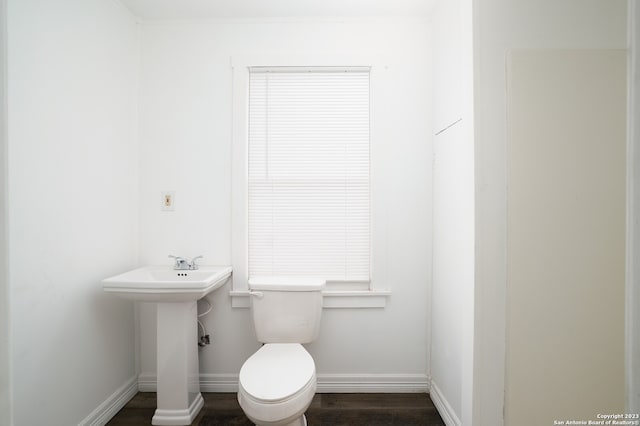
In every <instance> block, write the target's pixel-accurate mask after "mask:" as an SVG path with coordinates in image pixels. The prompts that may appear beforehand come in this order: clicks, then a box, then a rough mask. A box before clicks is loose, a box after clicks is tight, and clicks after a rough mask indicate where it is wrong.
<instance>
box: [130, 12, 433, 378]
mask: <svg viewBox="0 0 640 426" xmlns="http://www.w3.org/2000/svg"><path fill="white" fill-rule="evenodd" d="M428 43H429V39H428V31H427V27H426V25H425V23H424V22H423V21H417V20H410V19H406V20H381V19H378V20H356V19H353V20H346V21H342V20H335V19H333V20H327V19H315V20H312V19H287V20H236V21H233V20H222V21H202V22H177V23H147V24H144V25H143V29H142V63H141V78H140V82H141V99H140V111H141V116H140V143H141V176H140V177H141V187H140V191H141V192H140V202H141V205H140V224H141V225H140V260H141V263H145V264H146V263H160V264H168V262H169V260H168V259H167V255H168V254H170V253H171V254H177V255H184V256H194V255H197V254H203V255H204V256H205V259H204V261H203V263H209V264H216V263H218V264H230V262H231V251H230V250H231V241H232V235H231V214H232V212H231V199H230V197H231V194H230V191H231V164H230V158H231V142H232V135H231V130H232V126H231V121H232V116H231V111H232V110H231V107H232V91H231V90H232V70H231V62H230V61H231V57H232V56H236V55H243V54H252V53H253V54H255V53H278V54H287V53H298V54H300V53H307V54H308V53H322V52H326V53H336V52H338V53H343V54H347V55H349V54H360V53H373V54H378V53H382V58H385V59H383V60H386V58H388V69H387V70H386V76H385V77H384V81H382V82H381V84H380V91H379V92H378V93H373V94H372V102H373V103H374V104H375V105H376V107H377V108H382V109H383V114H382V115H383V116H384V117H385V119H384V120H383V121H381V122H376V123H373V124H372V125H373V126H374V132H373V135H374V136H373V137H374V140H373V141H372V144H373V145H372V162H373V182H374V183H373V185H374V189H373V191H374V200H373V203H374V206H375V207H374V212H373V215H374V225H373V226H374V233H377V235H378V236H379V241H380V243H379V244H377V245H376V246H374V248H373V250H374V260H373V262H377V263H378V264H380V263H384V264H385V268H386V275H385V276H382V277H381V276H376V277H374V279H376V280H377V284H376V288H390V289H391V291H392V292H393V293H392V295H391V297H390V298H389V300H388V302H387V306H386V307H385V308H384V309H361V310H355V309H353V310H352V309H331V310H329V309H325V312H324V317H323V323H322V331H321V335H320V338H319V340H318V341H317V342H314V343H313V344H311V345H309V349H310V351H311V352H312V354H313V356H314V359H315V361H316V365H317V368H318V372H319V381H320V385H321V389H327V387H324V388H322V386H325V385H327V384H328V383H333V385H332V386H334V385H335V386H338V387H339V386H340V384H341V383H343V384H344V383H346V384H347V385H349V384H355V385H356V386H357V385H360V384H361V383H364V384H365V386H366V383H367V382H369V384H372V385H373V386H376V385H379V384H380V383H382V386H385V389H394V386H396V385H397V386H398V387H397V389H400V390H403V389H404V390H407V389H416V388H417V389H425V388H426V386H427V376H426V374H427V365H428V362H429V361H428V347H429V345H428V340H427V334H428V329H429V324H428V322H429V304H428V294H429V291H430V277H431V265H430V262H429V259H431V252H430V238H431V220H430V216H431V195H430V194H431V168H430V162H431V161H430V159H431V143H430V136H429V135H430V134H431V125H430V121H429V120H425V117H430V105H431V101H430V99H431V96H430V89H429V88H430V77H429V70H428V57H429V44H428ZM376 135H377V136H376ZM163 190H174V191H176V196H175V200H176V207H175V211H174V212H170V213H168V212H161V211H160V207H159V203H160V201H159V200H160V193H161V191H163ZM374 241H375V240H374ZM229 289H230V287H229V286H227V287H226V288H223V289H221V290H219V291H217V292H216V293H215V294H214V295H213V296H212V297H211V299H212V301H213V304H214V310H213V312H212V313H211V314H210V315H209V316H207V317H206V318H204V321H205V324H206V326H207V328H208V330H209V331H210V332H211V334H212V340H213V343H212V345H211V346H209V347H207V348H205V349H203V350H201V352H200V363H201V373H202V375H203V376H202V380H203V383H204V384H205V389H209V390H216V389H227V390H233V388H234V383H235V381H236V380H237V374H238V372H239V369H240V367H241V365H242V363H243V362H244V361H245V360H246V358H247V357H248V356H249V355H250V354H251V353H252V352H253V351H254V350H255V349H256V348H257V344H256V342H255V336H254V334H253V330H252V326H251V323H250V317H249V314H250V313H249V311H248V310H247V309H232V308H231V307H230V298H229V295H228V290H229ZM154 327H155V317H154V308H153V305H141V306H140V332H141V371H142V376H141V378H142V379H143V381H144V380H145V378H149V379H150V380H153V375H154V374H155V337H154V334H155V331H154ZM224 383H227V384H229V386H228V387H224V386H223V384H224ZM336 383H337V384H336ZM412 383H413V385H412ZM403 386H409V387H407V388H403ZM411 386H413V387H411ZM341 389H344V387H342V388H341Z"/></svg>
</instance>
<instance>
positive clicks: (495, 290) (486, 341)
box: [473, 0, 626, 425]
mask: <svg viewBox="0 0 640 426" xmlns="http://www.w3.org/2000/svg"><path fill="white" fill-rule="evenodd" d="M625 17H626V2H624V1H622V0H616V1H611V0H563V1H560V2H558V1H543V2H531V1H527V0H516V1H514V0H476V1H475V2H474V20H473V26H474V96H475V107H474V108H475V117H474V119H475V130H474V134H475V150H476V151H475V165H476V176H475V178H476V288H475V294H476V296H475V297H476V306H475V328H476V332H475V338H474V342H475V343H474V344H475V350H474V352H475V354H474V358H475V361H474V362H475V369H474V379H473V380H474V424H477V425H500V424H502V423H503V420H502V412H503V391H504V366H505V359H504V353H505V318H506V316H505V312H506V306H505V295H506V270H507V252H506V186H507V184H508V183H507V182H506V179H505V176H506V168H505V167H506V158H505V149H506V121H505V120H506V118H505V117H506V98H505V87H506V77H505V56H506V52H507V51H508V50H509V49H513V48H625V46H626V19H625Z"/></svg>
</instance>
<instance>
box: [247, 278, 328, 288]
mask: <svg viewBox="0 0 640 426" xmlns="http://www.w3.org/2000/svg"><path fill="white" fill-rule="evenodd" d="M325 284H326V281H325V279H324V278H319V277H302V276H277V275H261V276H255V277H251V278H249V289H250V290H261V291H269V290H271V291H320V290H322V289H323V288H324V286H325Z"/></svg>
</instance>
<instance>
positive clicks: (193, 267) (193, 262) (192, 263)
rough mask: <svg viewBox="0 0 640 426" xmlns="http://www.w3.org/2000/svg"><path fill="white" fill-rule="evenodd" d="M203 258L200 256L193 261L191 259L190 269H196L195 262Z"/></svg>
mask: <svg viewBox="0 0 640 426" xmlns="http://www.w3.org/2000/svg"><path fill="white" fill-rule="evenodd" d="M203 257H204V256H202V255H200V256H196V257H194V258H193V259H191V269H198V265H197V264H196V260H198V259H202V258H203Z"/></svg>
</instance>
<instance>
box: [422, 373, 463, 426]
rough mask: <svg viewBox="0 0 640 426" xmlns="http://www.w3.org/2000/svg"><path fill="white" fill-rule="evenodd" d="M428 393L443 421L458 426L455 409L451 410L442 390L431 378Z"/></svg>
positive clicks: (449, 425) (448, 425) (448, 424)
mask: <svg viewBox="0 0 640 426" xmlns="http://www.w3.org/2000/svg"><path fill="white" fill-rule="evenodd" d="M429 394H430V396H431V400H432V401H433V404H434V405H435V406H436V409H437V410H438V413H440V417H442V420H443V421H444V423H445V424H446V425H447V426H460V425H461V423H460V419H458V416H456V413H455V411H453V408H451V405H450V404H449V402H448V401H447V399H446V398H445V397H444V395H443V394H442V391H440V388H438V385H437V384H436V383H435V382H434V381H433V380H432V381H431V390H430V392H429Z"/></svg>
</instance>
